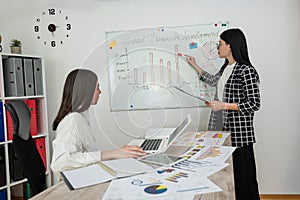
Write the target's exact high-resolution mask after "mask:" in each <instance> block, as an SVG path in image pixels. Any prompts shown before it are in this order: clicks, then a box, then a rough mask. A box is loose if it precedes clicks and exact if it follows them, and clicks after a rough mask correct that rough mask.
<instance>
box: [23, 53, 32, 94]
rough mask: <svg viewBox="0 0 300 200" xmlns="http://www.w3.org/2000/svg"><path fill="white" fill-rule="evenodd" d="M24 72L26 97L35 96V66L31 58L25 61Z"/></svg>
mask: <svg viewBox="0 0 300 200" xmlns="http://www.w3.org/2000/svg"><path fill="white" fill-rule="evenodd" d="M23 72H24V86H25V95H26V96H33V95H34V82H33V66H32V59H31V58H24V59H23Z"/></svg>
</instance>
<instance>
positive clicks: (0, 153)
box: [0, 145, 6, 199]
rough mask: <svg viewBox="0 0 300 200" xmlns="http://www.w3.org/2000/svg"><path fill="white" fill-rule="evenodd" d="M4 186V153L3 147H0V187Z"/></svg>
mask: <svg viewBox="0 0 300 200" xmlns="http://www.w3.org/2000/svg"><path fill="white" fill-rule="evenodd" d="M5 185H6V167H5V152H4V145H0V187H2V186H5ZM0 199H1V198H0Z"/></svg>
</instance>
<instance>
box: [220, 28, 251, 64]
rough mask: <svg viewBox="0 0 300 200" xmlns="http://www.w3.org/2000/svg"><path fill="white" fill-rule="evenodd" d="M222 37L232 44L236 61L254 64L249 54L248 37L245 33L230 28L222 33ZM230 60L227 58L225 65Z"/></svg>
mask: <svg viewBox="0 0 300 200" xmlns="http://www.w3.org/2000/svg"><path fill="white" fill-rule="evenodd" d="M220 38H221V39H222V40H224V41H225V42H226V44H230V48H231V52H232V56H233V58H234V59H235V61H236V62H238V63H241V64H246V65H249V66H252V64H251V62H250V59H249V55H248V47H247V42H246V37H245V35H244V33H243V32H242V31H241V30H240V29H238V28H235V29H228V30H225V31H224V32H222V33H221V35H220ZM227 64H228V60H227V59H225V63H224V66H227Z"/></svg>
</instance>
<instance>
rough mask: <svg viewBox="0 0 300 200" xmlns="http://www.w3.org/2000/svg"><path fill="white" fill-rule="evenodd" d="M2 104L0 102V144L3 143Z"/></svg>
mask: <svg viewBox="0 0 300 200" xmlns="http://www.w3.org/2000/svg"><path fill="white" fill-rule="evenodd" d="M3 117H4V115H3V103H2V101H0V142H4V120H3Z"/></svg>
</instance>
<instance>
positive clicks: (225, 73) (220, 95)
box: [218, 62, 236, 101]
mask: <svg viewBox="0 0 300 200" xmlns="http://www.w3.org/2000/svg"><path fill="white" fill-rule="evenodd" d="M235 64H236V62H234V63H232V64H231V65H227V66H226V67H225V69H224V71H223V73H222V76H221V78H220V79H219V82H218V99H219V101H223V93H224V87H225V84H226V82H227V81H228V78H229V76H230V75H231V73H232V70H233V67H234V65H235Z"/></svg>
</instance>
